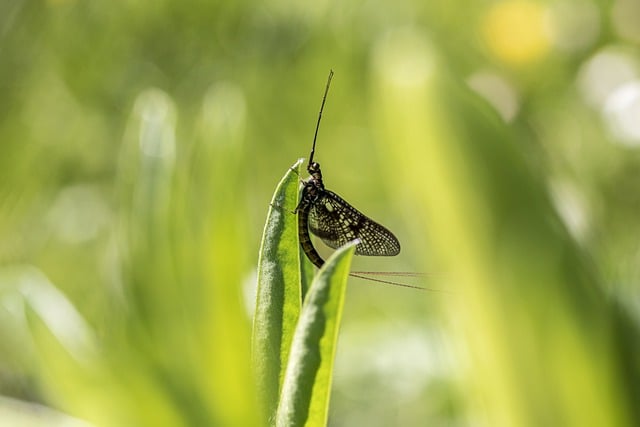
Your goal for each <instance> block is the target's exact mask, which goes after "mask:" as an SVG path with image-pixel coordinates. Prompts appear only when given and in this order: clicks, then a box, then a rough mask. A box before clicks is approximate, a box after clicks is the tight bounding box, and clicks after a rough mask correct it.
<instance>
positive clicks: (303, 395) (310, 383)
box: [276, 242, 357, 426]
mask: <svg viewBox="0 0 640 427" xmlns="http://www.w3.org/2000/svg"><path fill="white" fill-rule="evenodd" d="M356 244H357V242H351V243H349V244H347V245H345V246H343V247H342V248H340V249H338V250H337V251H336V252H334V253H333V255H331V257H329V259H328V260H327V262H326V263H325V265H324V266H323V267H322V268H321V269H320V271H319V272H318V275H317V276H316V278H315V280H314V281H313V283H312V285H311V288H310V290H309V293H308V295H307V297H306V298H305V301H304V304H303V306H302V311H301V313H300V320H299V321H298V325H297V326H296V331H295V334H294V337H293V342H292V344H291V352H290V354H289V362H288V364H287V370H286V374H285V378H284V383H283V385H282V393H281V396H280V402H279V404H278V413H277V415H276V425H278V426H303V425H306V426H323V425H326V424H327V413H328V408H329V396H330V393H331V378H332V375H333V362H334V357H335V352H336V344H337V341H338V328H339V326H340V318H341V316H342V307H343V304H344V294H345V289H346V285H347V278H348V277H349V269H350V267H351V258H352V256H353V252H354V250H355V245H356Z"/></svg>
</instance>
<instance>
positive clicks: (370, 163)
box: [0, 0, 640, 426]
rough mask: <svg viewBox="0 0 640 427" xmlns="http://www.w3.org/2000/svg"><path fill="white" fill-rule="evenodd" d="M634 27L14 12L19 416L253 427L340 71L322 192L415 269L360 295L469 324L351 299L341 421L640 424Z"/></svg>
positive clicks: (464, 11)
mask: <svg viewBox="0 0 640 427" xmlns="http://www.w3.org/2000/svg"><path fill="white" fill-rule="evenodd" d="M630 3H632V2H630V1H629V0H616V1H615V2H574V1H570V0H567V1H564V2H558V3H547V2H529V1H524V0H511V1H504V2H477V3H474V4H472V5H469V4H467V3H462V2H459V3H457V2H428V3H424V2H417V1H410V0H407V1H404V2H396V3H394V4H393V6H391V5H389V4H386V3H383V2H375V1H374V2H345V3H338V2H320V3H316V4H314V5H306V4H299V3H295V2H267V3H256V2H248V1H245V2H234V3H224V2H196V1H193V2H183V3H175V2H166V1H165V2H157V3H154V4H153V5H147V4H144V3H139V2H119V3H115V4H114V3H107V2H79V1H76V0H55V1H53V0H52V1H47V2H41V3H37V2H26V1H16V2H5V3H3V4H2V5H0V93H2V97H0V149H1V151H0V154H1V155H0V270H1V271H0V302H1V304H0V320H2V321H1V322H0V394H1V395H3V396H6V397H9V398H13V399H17V400H21V401H24V402H27V403H31V402H35V403H40V404H43V405H46V406H49V407H51V408H54V409H57V410H59V411H62V412H67V413H69V414H71V415H72V416H74V417H78V418H82V419H84V420H86V421H88V422H91V423H93V424H95V425H105V426H107V425H114V426H115V425H117V426H120V425H256V424H258V423H259V420H258V415H257V413H258V411H257V409H256V408H257V407H258V403H257V401H256V397H255V391H254V385H253V379H252V373H251V372H250V368H249V367H250V357H249V344H250V325H251V310H252V308H251V307H252V305H253V301H254V299H253V296H252V289H253V286H254V285H255V277H254V276H255V268H256V263H257V254H258V246H259V236H260V233H261V231H262V228H263V224H264V220H265V216H266V213H267V210H268V207H269V197H270V195H271V194H272V193H273V189H274V187H275V185H276V183H277V181H278V179H279V178H280V176H281V174H282V172H283V171H284V170H285V169H286V168H287V167H288V166H289V165H290V164H291V163H292V162H293V161H294V160H295V159H297V158H299V157H300V156H306V155H308V151H309V145H310V143H311V139H312V134H313V126H314V125H315V118H316V114H317V110H318V107H319V104H320V100H321V95H322V88H323V84H324V81H325V77H326V73H327V71H328V69H329V68H333V69H334V70H335V71H336V76H335V80H334V83H333V87H332V89H331V93H330V95H329V98H328V101H327V106H326V108H325V113H324V116H323V123H322V127H321V129H320V135H319V141H318V150H317V156H318V161H319V162H320V163H321V164H322V166H323V172H324V176H325V183H326V185H327V186H328V187H329V188H330V189H332V190H333V191H336V192H337V193H338V194H340V195H342V196H344V197H345V198H346V199H347V200H349V201H350V202H351V203H352V204H353V205H354V206H356V207H357V208H358V209H360V210H362V211H363V212H365V213H366V214H368V215H370V216H371V217H372V218H374V219H375V220H377V221H380V222H381V223H383V224H385V225H386V226H389V227H390V228H391V229H392V230H394V232H395V233H396V234H397V235H398V236H399V238H400V240H401V242H402V246H403V252H402V254H401V256H400V257H398V258H395V259H375V260H366V259H359V258H357V259H354V269H357V270H363V269H371V270H412V271H425V272H429V273H431V272H433V273H436V274H435V275H434V278H433V279H430V280H433V281H434V283H429V284H428V285H429V287H436V286H440V287H446V289H447V290H451V291H452V292H453V295H454V296H451V297H449V296H446V297H443V296H441V295H438V296H436V295H433V294H429V295H428V296H426V297H424V295H422V294H420V295H416V294H415V293H411V292H407V291H403V290H399V289H393V288H390V289H388V288H385V287H381V286H375V285H367V284H363V283H360V282H359V281H353V282H352V283H350V284H349V286H348V289H347V295H346V300H345V307H344V316H343V325H342V326H341V340H340V341H341V342H340V345H339V346H338V353H337V355H336V357H337V359H336V365H335V379H334V386H333V387H334V388H333V390H334V392H333V393H334V396H333V398H332V399H331V402H332V404H331V407H330V415H329V423H330V424H331V425H334V426H339V425H363V424H366V425H372V426H375V425H425V424H460V425H475V424H478V423H480V424H481V423H486V424H491V425H540V424H545V425H548V424H552V425H559V424H560V425H581V426H583V425H635V424H637V423H638V419H640V414H638V410H637V409H636V406H637V405H635V402H634V400H633V399H634V398H635V397H636V396H637V395H638V389H639V386H638V381H639V379H638V373H639V368H640V367H639V364H638V356H637V355H638V351H637V344H635V343H637V342H638V333H637V322H638V319H640V316H639V315H638V313H639V311H638V308H639V307H640V305H638V284H639V283H640V267H639V265H640V263H638V254H639V253H640V251H638V239H637V238H636V237H635V236H636V235H637V234H638V232H639V231H640V230H639V228H640V227H639V222H638V220H637V212H638V210H639V209H640V198H639V197H638V196H637V194H639V191H638V190H639V189H638V184H637V179H636V171H637V168H638V165H639V164H640V154H639V152H638V137H637V135H638V133H636V134H634V133H633V129H634V128H633V127H632V124H631V125H628V124H627V125H626V126H627V127H626V128H625V127H624V126H622V125H623V124H624V123H625V122H623V120H624V114H628V115H630V116H631V117H635V116H633V114H635V113H634V112H635V111H637V110H636V109H634V108H636V105H637V101H634V102H636V104H634V103H632V102H629V103H628V104H626V105H627V107H626V108H627V109H626V110H624V111H623V113H624V114H621V115H619V116H616V115H615V114H616V112H617V111H619V109H620V108H622V107H621V106H620V105H618V104H616V103H614V102H613V101H615V96H614V95H615V94H616V93H617V91H619V90H622V89H625V87H629V85H633V84H637V82H638V80H639V79H640V77H639V76H640V67H639V66H638V64H640V55H639V54H638V44H639V43H640V37H639V35H638V33H637V32H634V27H633V26H629V25H628V24H627V20H629V19H631V20H632V21H633V18H634V16H635V15H634V13H636V12H633V11H634V10H635V9H634V8H633V7H632V5H631V6H630V5H629V4H630ZM638 19H640V17H639V18H638ZM470 88H471V90H470ZM626 93H627V94H629V93H633V92H626ZM614 107H615V108H614ZM616 108H618V110H616ZM621 123H622V124H621ZM629 126H631V128H629ZM625 129H626V132H627V133H624V131H625ZM629 129H630V130H629ZM636 132H637V130H636ZM634 135H636V136H634ZM324 253H325V254H326V252H324ZM423 297H424V298H423ZM408 367H409V368H408ZM27 407H28V408H31V407H32V406H27ZM17 408H18V406H16V405H3V406H2V408H0V411H3V412H5V413H7V414H8V413H11V412H15V411H23V410H24V409H23V408H24V407H23V406H20V407H19V408H18V409H17ZM33 408H36V407H35V406H33ZM34 411H37V410H36V409H34ZM7 417H8V415H7ZM7 417H5V416H4V415H3V414H0V419H8V418H7ZM45 417H46V416H45ZM58 417H60V414H59V413H53V412H52V413H51V414H50V415H49V417H48V418H46V419H44V420H42V422H41V424H40V425H52V424H53V423H54V422H59V421H56V420H59V418H58ZM36 422H37V421H36ZM36 425H37V424H36Z"/></svg>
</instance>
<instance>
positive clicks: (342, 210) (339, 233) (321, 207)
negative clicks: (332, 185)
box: [309, 190, 400, 256]
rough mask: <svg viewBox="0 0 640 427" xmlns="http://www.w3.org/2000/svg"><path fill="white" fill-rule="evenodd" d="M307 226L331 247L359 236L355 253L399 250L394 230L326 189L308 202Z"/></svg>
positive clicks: (368, 253)
mask: <svg viewBox="0 0 640 427" xmlns="http://www.w3.org/2000/svg"><path fill="white" fill-rule="evenodd" d="M309 229H310V230H311V232H312V233H313V234H315V235H316V236H318V237H319V238H320V239H322V241H323V242H324V243H325V244H326V245H327V246H329V247H331V248H334V249H337V248H339V247H340V246H342V245H344V244H345V243H347V242H351V241H353V240H355V239H359V240H360V243H359V244H358V245H357V246H356V255H368V256H393V255H398V253H400V242H398V239H396V236H394V235H393V233H391V232H390V231H389V230H387V229H386V228H384V227H383V226H382V225H380V224H378V223H376V222H374V221H372V220H370V219H369V218H367V217H366V216H364V215H363V214H362V213H360V212H359V211H358V210H357V209H356V208H354V207H353V206H351V205H350V204H349V203H347V202H345V201H344V200H343V199H342V198H341V197H340V196H338V195H337V194H335V193H333V192H331V191H329V190H325V191H323V192H322V194H321V195H320V196H319V198H318V199H317V200H315V201H314V203H313V204H312V205H311V208H310V210H309Z"/></svg>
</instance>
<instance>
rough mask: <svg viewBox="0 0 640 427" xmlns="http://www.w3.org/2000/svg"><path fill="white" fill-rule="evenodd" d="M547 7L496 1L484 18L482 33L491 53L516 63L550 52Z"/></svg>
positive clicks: (528, 60) (525, 61)
mask: <svg viewBox="0 0 640 427" xmlns="http://www.w3.org/2000/svg"><path fill="white" fill-rule="evenodd" d="M547 12H548V11H547V9H546V7H544V6H543V5H541V4H538V3H534V2H530V1H522V0H514V1H506V2H500V3H496V4H495V5H493V6H492V7H491V8H490V9H489V11H488V12H487V15H486V16H485V18H484V20H483V22H482V29H481V30H482V35H483V37H484V40H485V42H486V43H487V46H488V48H489V50H490V51H491V53H492V54H493V55H494V56H496V57H497V58H498V59H500V60H502V61H504V62H506V63H509V64H513V65H524V64H528V63H531V62H533V61H535V60H537V59H539V58H540V57H542V56H543V55H544V54H546V53H547V51H548V50H549V46H550V36H549V31H548V25H547V22H548V20H547V15H548V13H547Z"/></svg>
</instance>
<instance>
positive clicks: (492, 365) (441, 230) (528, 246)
mask: <svg viewBox="0 0 640 427" xmlns="http://www.w3.org/2000/svg"><path fill="white" fill-rule="evenodd" d="M377 54H378V57H377V58H376V65H377V70H376V71H377V80H376V84H377V89H378V93H379V95H380V96H381V97H383V99H384V101H383V102H378V103H377V105H379V106H380V108H379V114H380V119H381V120H379V121H378V122H379V123H381V124H382V126H383V129H384V133H385V139H386V140H388V141H391V140H392V141H393V143H394V150H388V153H389V157H390V159H391V163H392V165H393V166H395V169H396V170H399V171H402V173H401V174H399V175H396V176H394V179H396V184H397V185H398V187H401V185H404V186H405V188H406V191H407V192H409V193H410V194H412V195H414V197H415V199H416V211H417V213H418V217H419V218H421V220H422V226H423V229H424V230H429V234H430V235H431V236H432V237H433V240H434V243H435V246H436V247H437V248H438V250H439V253H440V255H441V257H442V260H443V261H444V262H445V264H446V268H447V270H448V271H449V275H448V276H449V277H448V280H450V284H449V287H451V286H455V292H456V295H455V296H454V297H452V298H448V299H446V300H444V301H445V303H446V304H445V308H446V313H447V314H448V316H449V318H450V323H451V325H452V326H455V327H453V328H452V332H453V334H454V336H456V337H457V341H458V345H459V346H460V347H461V348H462V349H464V350H462V351H463V352H464V353H465V354H468V355H469V363H470V364H471V366H470V368H469V378H468V382H469V385H470V387H469V388H468V390H467V393H468V395H469V396H468V399H469V402H470V403H471V404H472V405H473V407H474V409H475V408H477V411H479V414H478V415H479V416H480V417H481V418H482V419H485V418H486V423H487V424H488V425H496V426H511V425H518V426H539V425H557V424H562V425H566V426H569V425H571V426H585V425H608V426H614V425H622V426H624V425H635V424H637V422H636V423H634V422H632V419H633V418H632V416H631V414H632V412H633V411H631V408H633V407H634V406H635V405H637V402H636V400H637V396H630V395H629V394H628V393H626V388H625V387H624V386H623V384H624V382H631V383H636V384H637V382H638V381H639V380H640V378H638V377H637V376H635V377H629V376H628V375H629V374H630V372H628V371H627V369H626V367H623V366H618V364H617V361H618V360H619V359H620V358H623V359H627V358H628V357H629V355H621V354H617V352H618V351H620V350H623V351H629V349H626V350H625V349H621V348H620V347H617V346H616V345H612V344H613V343H614V342H615V341H616V340H615V339H614V340H612V338H615V335H616V334H617V333H618V332H617V331H616V332H614V334H612V332H613V331H612V329H611V326H612V324H613V322H614V319H615V318H614V317H613V316H612V314H613V311H612V305H611V301H610V300H609V299H608V298H607V296H606V295H605V293H604V291H603V288H602V284H601V283H599V280H598V276H597V275H596V274H595V272H594V269H593V268H592V266H591V265H590V261H589V257H588V256H587V255H586V254H584V253H583V252H582V251H581V249H580V247H579V246H578V245H577V244H576V243H575V242H574V241H573V239H572V238H571V236H570V235H569V233H568V232H567V230H566V228H565V227H564V225H563V224H562V223H561V221H560V220H559V218H558V216H557V214H556V212H555V210H554V209H553V206H552V204H551V202H550V198H549V196H548V194H547V190H546V186H545V181H544V179H543V177H542V176H539V175H537V174H535V173H534V171H533V170H532V168H531V167H530V164H529V163H528V162H527V159H526V158H525V157H524V156H523V151H522V150H521V149H520V144H521V141H518V140H516V138H514V136H513V135H511V134H509V133H508V132H507V131H506V128H505V126H504V125H503V124H502V123H501V122H500V121H499V120H498V118H497V116H495V115H494V114H491V113H490V110H489V108H488V106H487V105H486V104H485V103H483V102H480V101H479V100H478V99H477V98H476V97H475V96H474V95H473V94H472V93H471V92H468V91H466V90H464V89H463V85H462V84H461V83H460V82H458V81H455V80H454V79H452V78H451V77H450V76H449V75H447V74H446V73H445V71H444V70H446V66H445V65H444V64H443V62H444V61H443V60H442V58H441V57H440V56H439V55H438V53H437V51H436V50H435V49H433V47H432V46H430V45H429V44H428V42H427V41H426V38H425V37H424V34H421V33H420V32H418V31H411V30H409V31H405V32H402V33H394V34H391V35H390V36H389V37H388V39H386V40H385V42H384V44H382V45H381V46H380V47H379V50H378V52H377ZM416 64H418V66H416ZM408 70H410V71H408ZM399 73H409V74H404V76H407V75H408V76H409V77H411V78H405V79H398V76H399ZM403 153H411V155H408V156H407V155H403ZM408 177H410V179H407V178H408ZM624 329H626V333H627V334H628V335H627V337H626V339H627V340H630V341H637V340H638V339H639V338H640V337H638V335H637V332H632V333H631V331H633V330H634V329H633V328H630V327H627V328H624ZM636 356H637V355H636ZM634 374H635V372H634ZM595 407H597V408H598V410H597V411H584V410H581V409H580V408H595ZM636 421H637V420H636Z"/></svg>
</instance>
